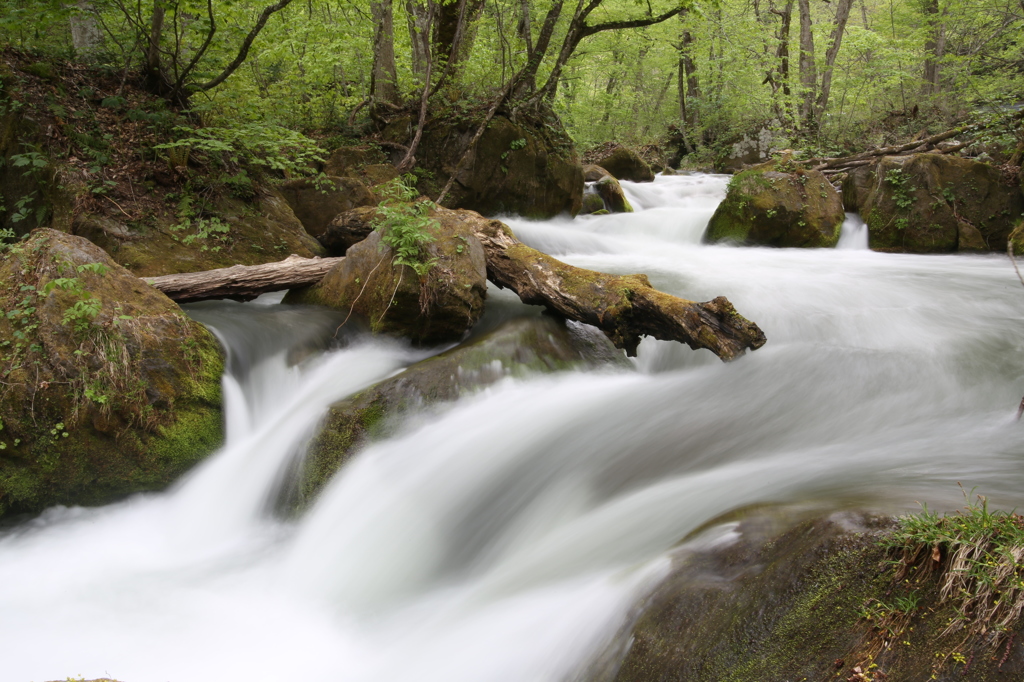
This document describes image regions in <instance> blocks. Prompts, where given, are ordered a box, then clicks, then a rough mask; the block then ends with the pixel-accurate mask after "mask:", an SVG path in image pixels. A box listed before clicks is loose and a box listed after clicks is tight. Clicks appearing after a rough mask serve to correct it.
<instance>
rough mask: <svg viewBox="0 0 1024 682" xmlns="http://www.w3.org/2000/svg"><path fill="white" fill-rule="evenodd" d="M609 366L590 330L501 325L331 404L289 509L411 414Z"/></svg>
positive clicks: (554, 323)
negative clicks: (539, 375) (541, 376)
mask: <svg viewBox="0 0 1024 682" xmlns="http://www.w3.org/2000/svg"><path fill="white" fill-rule="evenodd" d="M615 364H621V365H622V366H628V365H627V364H626V360H625V358H624V357H623V355H622V351H620V350H618V349H616V348H615V347H614V346H613V345H612V344H611V342H610V341H608V339H607V337H605V336H604V334H602V333H601V332H599V331H597V330H596V329H594V328H592V327H587V326H585V325H581V324H578V323H568V324H566V323H565V322H563V321H561V320H556V319H554V318H552V317H549V316H546V315H545V316H536V317H525V318H517V319H512V320H508V321H506V322H504V323H502V324H501V325H500V326H499V327H497V328H496V329H494V330H492V331H490V332H488V333H486V334H484V335H482V336H480V337H478V338H475V339H472V340H470V341H467V342H466V343H463V344H462V345H460V346H457V347H455V348H453V349H451V350H449V351H446V352H445V353H442V354H441V355H436V356H434V357H432V358H428V359H427V360H423V361H421V362H418V363H416V364H415V365H412V366H411V367H409V368H408V369H406V370H405V371H403V372H402V373H401V374H398V375H397V376H394V377H391V378H390V379H386V380H385V381H382V382H380V383H378V384H375V385H373V386H371V387H370V388H368V389H366V390H364V391H362V392H360V393H357V394H356V395H354V396H351V397H349V398H346V399H345V400H342V401H339V402H337V403H335V404H334V405H332V406H331V408H330V411H329V412H328V414H327V416H326V418H325V419H324V422H323V424H322V426H321V428H320V431H319V433H318V435H317V436H316V437H315V438H314V439H313V441H312V443H311V444H310V447H309V450H308V454H307V456H306V460H305V462H304V463H303V468H302V472H301V475H300V484H299V486H298V495H299V499H298V501H297V504H298V506H300V507H302V506H305V505H307V504H308V503H309V502H310V501H311V500H312V499H313V498H314V497H315V496H316V494H317V492H319V490H320V489H321V488H322V487H323V486H324V485H325V484H326V482H327V481H328V480H329V479H330V477H331V476H332V475H333V474H334V472H335V471H337V470H338V469H339V468H340V467H341V466H342V465H343V464H344V463H345V462H346V461H348V459H349V458H350V457H351V456H352V455H353V454H354V453H355V452H356V451H357V450H358V449H359V448H360V447H362V446H363V445H364V444H365V443H366V442H368V441H370V440H373V439H375V438H380V437H384V436H386V435H388V434H390V433H393V432H394V431H395V429H397V428H398V427H399V426H400V424H401V422H402V419H403V417H405V416H406V415H408V414H409V413H410V412H412V411H415V410H420V409H422V408H424V407H425V406H430V405H434V404H437V403H443V402H448V401H452V400H455V399H457V398H458V397H459V396H461V395H465V394H467V393H471V392H473V391H476V390H479V389H480V388H482V387H484V386H487V385H489V384H492V383H494V382H495V381H498V380H499V379H502V378H503V377H506V376H522V375H525V374H528V373H533V372H554V371H560V370H568V369H573V368H580V367H598V366H606V365H615Z"/></svg>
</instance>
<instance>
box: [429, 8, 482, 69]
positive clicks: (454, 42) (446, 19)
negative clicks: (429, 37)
mask: <svg viewBox="0 0 1024 682" xmlns="http://www.w3.org/2000/svg"><path fill="white" fill-rule="evenodd" d="M483 9H484V0H459V1H458V2H451V3H448V4H439V5H438V8H437V20H436V21H435V22H434V54H436V55H438V56H439V57H440V56H441V55H444V56H445V57H447V58H448V64H449V65H450V67H452V68H453V67H454V66H455V65H457V64H458V63H459V62H462V61H465V60H466V58H467V57H469V55H470V53H471V52H472V51H473V41H474V40H475V39H476V22H477V20H478V19H479V18H480V14H481V12H483Z"/></svg>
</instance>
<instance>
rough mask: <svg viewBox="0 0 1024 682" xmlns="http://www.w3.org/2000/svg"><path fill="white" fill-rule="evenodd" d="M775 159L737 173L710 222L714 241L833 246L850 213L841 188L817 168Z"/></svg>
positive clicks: (709, 229) (709, 230)
mask: <svg viewBox="0 0 1024 682" xmlns="http://www.w3.org/2000/svg"><path fill="white" fill-rule="evenodd" d="M776 167H777V166H776V164H773V163H769V164H764V165H763V166H759V167H757V168H752V169H750V170H746V171H743V172H742V173H738V174H736V175H734V176H733V178H732V180H731V181H730V182H729V190H728V193H727V194H726V196H725V200H724V201H722V203H721V204H719V206H718V208H717V209H716V210H715V213H714V215H713V216H711V221H710V222H709V223H708V229H707V233H706V235H705V239H706V240H707V241H708V242H712V243H714V242H721V241H732V242H738V243H741V244H755V245H763V246H779V247H805V248H820V247H833V246H835V245H836V242H838V241H839V233H840V230H841V228H842V226H843V220H844V218H845V217H846V215H845V213H844V212H843V202H842V200H841V199H840V198H839V193H838V192H836V190H835V188H834V187H832V185H831V184H830V183H829V181H828V179H826V178H825V176H824V175H822V174H821V173H819V172H817V171H808V170H803V169H800V168H787V169H786V170H787V171H789V172H783V171H782V170H781V168H782V167H781V166H779V167H778V168H780V170H776Z"/></svg>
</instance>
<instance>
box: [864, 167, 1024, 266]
mask: <svg viewBox="0 0 1024 682" xmlns="http://www.w3.org/2000/svg"><path fill="white" fill-rule="evenodd" d="M861 173H862V174H863V176H865V177H869V178H870V183H869V188H870V189H869V191H868V192H867V193H866V194H865V195H864V196H863V199H862V200H861V201H860V206H859V208H860V212H861V216H862V217H863V218H864V222H865V223H867V226H868V242H869V244H870V246H871V248H873V249H878V250H885V251H901V252H906V253H949V252H953V251H1002V250H1004V249H1005V248H1006V241H1007V239H1008V238H1009V235H1010V232H1011V231H1012V230H1013V227H1014V225H1015V224H1016V223H1017V221H1018V220H1019V219H1020V216H1021V214H1022V213H1024V197H1022V196H1021V192H1020V190H1019V188H1018V187H1016V184H1015V183H1013V182H1011V181H1010V180H1008V179H1007V178H1006V177H1004V175H1003V173H1002V172H1001V171H1000V170H999V169H998V168H995V167H993V166H990V165H988V164H984V163H979V162H977V161H972V160H970V159H962V158H959V157H955V156H950V155H946V154H914V155H911V156H887V157H883V158H882V159H880V160H879V161H878V162H877V163H876V164H874V165H873V166H871V167H870V170H869V171H861ZM862 182H863V181H862Z"/></svg>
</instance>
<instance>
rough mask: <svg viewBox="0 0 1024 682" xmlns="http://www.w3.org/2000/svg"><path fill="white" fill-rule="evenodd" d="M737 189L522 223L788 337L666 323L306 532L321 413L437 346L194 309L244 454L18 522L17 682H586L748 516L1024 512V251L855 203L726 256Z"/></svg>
mask: <svg viewBox="0 0 1024 682" xmlns="http://www.w3.org/2000/svg"><path fill="white" fill-rule="evenodd" d="M727 180H728V178H726V177H724V176H711V175H680V176H670V177H660V176H659V178H658V179H657V181H656V182H654V183H653V184H650V183H649V184H642V185H641V184H633V183H629V182H624V183H622V184H623V187H624V189H625V191H626V193H627V196H628V198H629V200H630V202H631V203H632V205H633V207H634V208H635V209H636V212H635V213H633V214H619V215H609V216H590V217H581V218H578V219H576V220H568V219H556V220H552V221H547V222H527V221H523V220H518V219H508V222H509V223H510V224H511V225H512V227H513V229H514V230H515V231H516V233H517V234H518V235H519V236H520V238H521V239H523V241H525V242H527V243H529V244H530V245H532V246H535V247H537V248H539V249H542V250H544V251H546V252H548V253H551V254H552V255H554V256H556V257H559V258H562V259H564V260H566V261H567V262H570V263H572V264H574V265H578V266H582V267H587V268H592V269H595V270H602V271H606V272H612V273H620V274H627V273H633V272H642V273H646V274H648V275H649V276H650V279H651V282H652V283H653V284H654V285H655V286H656V287H658V288H660V289H662V290H664V291H668V292H670V293H673V294H676V295H680V296H683V297H686V298H691V299H696V300H707V299H709V298H712V297H714V296H718V295H725V296H727V297H728V298H729V299H730V300H731V301H732V302H733V304H734V305H735V306H736V308H737V310H739V311H740V312H741V313H742V314H743V315H745V316H746V317H748V318H750V319H752V320H754V321H755V322H757V323H758V325H760V326H761V328H762V329H763V330H764V331H765V334H766V335H767V337H768V343H767V345H765V346H764V347H763V348H762V349H760V350H758V351H755V352H753V353H749V354H748V355H747V356H745V357H743V358H741V359H739V360H737V361H735V362H733V363H729V364H723V363H721V362H719V361H718V360H717V358H715V357H714V356H713V355H711V354H710V353H709V352H708V351H696V352H694V351H691V350H690V349H688V348H686V347H685V346H682V345H680V344H674V343H668V342H660V341H654V340H652V339H645V340H644V341H643V343H642V344H641V346H640V349H639V354H638V357H637V358H636V359H635V361H634V362H633V368H632V370H626V369H615V370H606V371H592V372H574V373H564V374H556V375H547V376H545V375H538V376H534V377H528V378H525V379H516V380H513V379H506V380H503V381H501V382H499V383H498V384H496V385H494V386H491V387H490V388H488V389H486V390H484V391H482V392H480V393H479V394H476V395H473V396H470V397H467V398H464V399H462V400H460V401H459V402H458V403H456V404H454V405H452V406H450V407H448V408H446V409H443V410H435V411H432V412H431V413H430V414H429V415H427V416H425V417H424V418H421V419H414V420H412V421H411V422H410V424H409V426H408V427H407V428H406V429H405V430H404V431H403V432H402V433H400V434H399V435H398V436H396V437H394V438H391V439H389V440H386V441H383V442H380V443H377V444H375V445H373V446H371V447H369V448H367V449H366V450H364V451H363V452H361V453H360V454H359V455H358V456H357V457H356V458H354V459H353V460H352V461H351V462H350V463H349V464H348V465H347V466H346V467H345V468H344V469H343V470H342V471H341V472H340V474H339V475H338V476H336V477H335V478H334V479H333V480H332V481H331V483H330V484H329V485H328V487H327V488H326V489H325V490H324V492H323V493H322V495H321V497H320V498H319V500H318V501H317V503H316V504H315V505H314V506H313V507H312V508H311V509H310V510H309V511H308V512H307V513H305V514H304V515H303V516H302V517H300V518H298V519H283V518H279V517H278V516H277V515H275V514H274V512H273V510H274V508H275V504H274V503H275V500H276V499H277V496H278V495H280V493H281V491H282V490H283V489H285V488H286V487H287V485H288V476H289V472H291V471H292V470H293V469H294V463H295V461H296V458H297V457H301V454H302V448H303V444H304V443H305V441H306V440H307V439H308V438H309V437H310V434H311V432H312V430H313V429H314V428H315V426H316V423H317V421H318V419H319V418H320V416H321V415H322V414H323V412H324V410H325V409H326V406H327V405H329V404H330V403H331V402H333V401H335V400H337V399H339V398H341V397H344V396H346V395H349V394H351V393H352V392H354V391H357V390H359V389H360V388H362V387H365V386H367V385H369V384H371V383H373V382H375V381H378V380H380V379H382V378H384V377H387V376H391V375H393V374H394V373H396V372H398V371H401V369H402V368H403V367H405V366H407V365H409V364H410V363H412V362H415V361H416V360H417V359H420V358H423V357H425V356H426V355H427V354H428V353H426V352H424V351H422V350H416V349H410V348H408V347H406V346H404V345H403V344H401V343H398V342H394V341H385V340H381V339H368V338H359V337H352V338H348V339H346V343H345V344H344V347H342V348H335V349H333V350H329V351H327V352H324V350H323V344H322V342H323V341H324V339H326V338H327V337H328V336H330V334H331V333H332V332H333V330H334V328H335V326H336V322H337V321H336V319H335V317H334V316H332V315H330V314H328V313H326V312H322V311H317V310H314V309H302V308H290V307H286V306H281V305H278V304H276V302H275V301H276V300H277V299H275V298H274V297H264V298H263V299H262V300H260V301H257V302H254V303H250V304H244V305H243V304H234V303H230V302H227V303H212V304H206V305H199V306H195V307H194V308H193V309H192V311H191V313H192V314H193V315H194V316H195V317H197V319H200V320H201V321H203V322H205V323H207V324H208V325H210V326H212V327H213V328H214V329H215V330H216V331H217V333H218V335H219V337H220V338H221V339H222V342H223V343H225V344H226V345H227V346H228V347H229V349H230V350H229V355H230V358H229V362H228V372H227V373H226V375H225V378H224V393H225V401H226V409H225V412H226V414H227V432H228V439H227V443H226V445H225V446H224V447H223V448H222V449H221V450H220V451H219V452H218V453H217V454H216V455H214V456H212V457H211V458H210V459H208V460H207V461H205V462H204V463H203V464H201V465H200V466H198V467H197V468H195V469H194V470H193V471H191V472H190V473H189V474H188V475H187V476H186V477H185V478H184V479H183V480H182V481H180V482H179V483H178V484H176V485H175V486H174V487H173V488H172V489H171V490H168V491H166V492H164V493H160V494H147V495H138V496H135V497H132V498H130V499H128V500H125V501H123V502H120V503H118V504H113V505H109V506H107V507H102V508H94V509H83V508H70V509H69V508H56V509H51V510H48V511H47V512H45V513H44V514H43V515H42V516H40V517H39V518H37V519H34V520H32V521H30V522H28V523H25V524H23V525H21V526H18V527H15V528H12V529H7V530H5V531H3V535H0V652H2V653H0V682H8V681H10V682H43V681H44V680H55V679H64V678H66V677H68V676H82V677H84V678H85V679H91V678H95V677H105V676H110V677H113V678H116V679H118V680H122V681H123V682H206V681H209V682H225V681H226V680H232V681H236V680H237V681H241V680H244V681H245V682H262V681H266V682H294V681H311V680H344V681H346V682H347V681H352V682H373V681H380V682H384V681H387V682H402V681H405V680H408V681H410V682H434V681H437V682H482V681H486V682H499V681H504V680H508V681H509V682H524V681H527V680H528V681H530V682H562V681H565V680H577V679H579V680H583V679H586V678H587V671H588V670H589V669H590V666H591V665H592V664H593V663H594V661H597V660H602V659H607V658H612V659H614V658H615V656H616V655H617V653H618V652H621V650H622V647H623V646H624V645H625V643H626V642H627V636H628V627H626V626H628V623H629V622H630V619H631V618H632V617H634V616H635V613H636V608H637V604H638V603H640V602H641V601H642V599H643V597H644V595H645V594H647V593H648V592H649V590H650V589H651V588H652V586H654V585H655V584H656V583H657V581H658V580H659V579H660V578H661V577H662V576H664V575H665V573H666V571H667V569H668V566H669V559H668V556H669V552H670V550H672V548H673V547H675V546H677V544H678V543H679V541H680V540H682V539H683V538H685V537H686V536H687V535H688V534H690V533H691V532H692V531H693V530H694V529H697V528H699V527H702V526H705V525H706V524H708V522H709V521H711V520H713V519H715V518H716V517H718V516H720V515H722V514H723V513H726V512H728V511H730V510H734V509H738V508H742V507H746V506H749V505H753V504H761V503H772V504H786V505H801V506H807V507H815V508H821V509H831V508H840V507H851V506H855V507H867V508H872V509H877V510H885V511H902V510H908V509H909V510H913V509H915V508H917V503H918V502H924V503H927V504H928V505H929V507H932V508H946V509H949V508H955V507H957V506H959V505H961V504H962V503H963V497H962V494H961V492H960V488H959V487H958V485H957V484H958V483H961V484H962V485H963V486H964V488H965V489H967V490H970V489H972V488H976V489H977V492H980V493H984V494H986V495H988V496H989V498H990V500H991V501H992V504H993V505H996V506H1001V507H1004V508H1010V507H1020V506H1024V504H1022V503H1024V466H1022V459H1024V441H1022V439H1021V428H1022V427H1021V425H1019V424H1018V423H1017V422H1016V421H1015V420H1014V416H1015V411H1016V407H1017V404H1018V402H1019V401H1020V399H1021V395H1022V394H1024V335H1022V334H1021V320H1022V319H1024V287H1022V286H1021V283H1020V282H1019V281H1018V280H1017V278H1016V276H1015V275H1014V272H1013V269H1012V267H1011V266H1010V264H1009V262H1008V261H1007V259H1006V257H1005V256H998V255H987V256H964V255H955V256H913V255H893V254H880V253H874V252H872V251H869V250H867V248H866V233H865V231H864V227H863V224H862V223H860V222H859V220H858V219H857V218H856V216H850V218H849V219H848V220H847V222H846V224H845V225H844V234H843V238H842V241H841V243H840V247H839V248H837V249H833V250H799V249H768V248H738V247H734V246H724V245H721V246H709V245H703V244H701V243H700V237H701V233H702V232H703V229H704V226H705V225H706V223H707V221H708V219H709V218H710V216H711V214H712V213H713V211H714V209H715V206H716V205H717V204H718V202H719V201H721V199H722V197H723V196H724V193H725V186H726V182H727ZM489 296H491V300H492V301H493V305H494V308H495V309H498V308H500V309H501V310H502V311H503V312H502V314H504V315H509V314H517V312H516V311H517V306H519V307H520V308H519V310H520V312H526V310H525V307H521V304H518V303H517V302H516V301H515V300H514V297H512V296H510V294H508V292H499V291H496V290H491V291H490V292H489ZM278 298H279V297H278ZM435 352H436V351H435Z"/></svg>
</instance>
